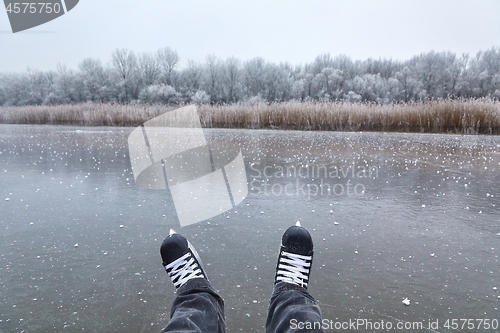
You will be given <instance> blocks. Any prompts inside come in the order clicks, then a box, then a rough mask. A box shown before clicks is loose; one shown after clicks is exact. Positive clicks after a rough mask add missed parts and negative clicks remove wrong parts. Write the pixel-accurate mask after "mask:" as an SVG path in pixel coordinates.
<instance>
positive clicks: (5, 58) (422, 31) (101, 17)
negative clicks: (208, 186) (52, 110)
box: [0, 0, 500, 72]
mask: <svg viewBox="0 0 500 333" xmlns="http://www.w3.org/2000/svg"><path fill="white" fill-rule="evenodd" d="M499 14H500V1H499V0H474V1H468V0H467V1H465V0H345V1H335V0H286V1H282V0H267V1H262V0H251V1H248V0H238V1H235V0H212V1H207V0H140V1H132V0H120V1H117V0H115V1H104V0H80V3H79V4H78V5H77V6H76V7H75V8H74V9H73V10H72V11H70V12H68V13H67V14H65V15H64V16H62V17H60V18H58V19H56V20H54V21H52V22H49V23H46V24H44V25H41V26H38V27H35V28H32V29H30V30H28V31H26V32H21V33H17V34H13V33H12V32H11V29H10V25H9V20H8V17H7V13H6V12H5V11H4V10H2V9H0V72H12V71H15V72H18V71H24V70H26V68H27V67H32V68H36V69H40V70H50V69H55V68H56V65H57V63H59V62H60V63H63V64H65V65H67V66H68V67H70V68H77V66H78V64H79V63H80V62H81V61H82V60H83V59H84V58H86V57H92V58H100V59H101V60H102V61H103V62H104V63H108V62H109V60H110V58H111V53H112V52H113V50H114V49H116V48H127V49H131V50H133V51H135V52H146V51H147V52H149V51H156V50H157V49H158V48H161V47H165V46H169V47H171V48H173V49H174V50H176V51H177V52H178V53H179V56H180V58H181V61H182V62H181V64H185V63H186V62H187V59H193V60H195V61H204V60H205V58H206V56H207V55H208V54H215V55H217V56H219V57H221V58H227V57H229V56H236V57H237V58H239V59H241V60H247V59H250V58H253V57H256V56H261V57H263V58H265V59H266V60H269V61H272V62H280V61H287V62H289V63H291V64H301V63H302V64H303V63H306V62H310V61H312V60H314V58H315V57H316V56H317V55H319V54H321V53H330V54H331V55H333V56H335V55H338V54H346V55H348V56H350V57H351V58H353V59H367V58H370V57H371V58H392V59H401V60H405V59H409V58H410V57H412V56H413V55H417V54H420V53H422V52H428V51H431V50H435V51H452V52H455V53H459V54H461V53H464V52H465V53H469V54H471V55H474V54H476V52H477V51H480V50H486V49H489V48H491V47H493V46H500V19H499Z"/></svg>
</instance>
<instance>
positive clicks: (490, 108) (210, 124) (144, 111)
mask: <svg viewBox="0 0 500 333" xmlns="http://www.w3.org/2000/svg"><path fill="white" fill-rule="evenodd" d="M178 107H180V106H179V105H177V106H165V105H141V104H137V105H122V104H97V103H85V104H76V105H57V106H20V107H5V106H4V107H0V123H3V124H51V125H78V126H132V127H135V126H139V125H141V124H142V123H144V122H145V121H147V120H149V119H151V118H154V117H156V116H158V115H160V114H163V113H165V112H168V111H170V110H173V109H176V108H178ZM198 112H199V114H200V119H201V122H202V125H203V127H205V128H251V129H266V128H271V129H293V130H307V131H314V130H320V131H391V132H420V133H462V134H500V102H498V101H496V100H492V99H488V98H484V99H455V100H439V101H429V102H425V103H409V104H390V105H378V104H370V103H349V102H295V101H292V102H284V103H265V102H263V103H252V104H248V103H236V104H230V105H201V106H199V107H198Z"/></svg>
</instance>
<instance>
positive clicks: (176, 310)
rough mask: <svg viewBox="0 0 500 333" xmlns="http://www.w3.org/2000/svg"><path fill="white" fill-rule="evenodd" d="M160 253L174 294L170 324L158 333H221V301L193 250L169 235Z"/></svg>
mask: <svg viewBox="0 0 500 333" xmlns="http://www.w3.org/2000/svg"><path fill="white" fill-rule="evenodd" d="M160 253H161V257H162V260H163V266H164V267H165V270H166V271H167V273H168V275H169V276H170V278H171V280H172V282H173V283H174V286H175V288H176V290H177V297H176V298H175V300H174V303H173V304H172V309H171V311H170V321H169V322H168V324H167V326H166V327H165V328H164V329H163V331H162V333H175V332H190V333H224V332H225V330H226V328H225V319H224V301H223V300H222V298H221V297H220V296H219V294H218V293H217V292H216V291H215V290H214V289H213V288H212V286H211V285H210V282H209V281H208V278H207V275H206V273H205V271H204V270H203V266H202V263H201V260H200V258H199V256H198V253H197V252H196V250H195V249H194V248H193V247H192V246H191V244H190V243H189V242H188V241H187V240H186V238H184V237H183V236H181V235H179V234H177V233H175V232H173V231H171V232H170V235H169V236H168V237H167V238H165V240H164V241H163V243H162V245H161V247H160Z"/></svg>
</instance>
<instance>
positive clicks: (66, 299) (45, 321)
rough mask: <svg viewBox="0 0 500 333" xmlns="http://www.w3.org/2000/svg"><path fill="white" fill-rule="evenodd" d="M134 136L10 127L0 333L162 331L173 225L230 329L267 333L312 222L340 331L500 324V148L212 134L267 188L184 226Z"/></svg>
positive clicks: (320, 283)
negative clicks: (140, 175) (350, 324)
mask: <svg viewBox="0 0 500 333" xmlns="http://www.w3.org/2000/svg"><path fill="white" fill-rule="evenodd" d="M131 130H132V128H78V127H63V126H58V127H55V126H17V125H0V185H1V186H0V227H1V230H2V233H1V235H0V237H1V238H0V332H2V333H3V332H5V333H6V332H81V331H87V332H121V333H124V332H131V333H132V332H159V331H160V330H161V329H162V328H163V327H164V326H165V325H166V323H167V321H168V316H169V311H170V304H171V302H172V300H173V299H174V296H175V294H174V292H173V291H174V288H173V285H172V284H171V282H170V281H169V279H168V276H167V274H166V273H165V271H164V270H163V267H162V266H161V259H160V256H159V246H160V243H161V241H162V240H163V238H164V237H165V236H166V235H168V231H169V229H170V228H175V229H176V230H177V231H178V232H179V233H182V234H183V235H185V236H186V237H187V238H188V239H189V240H190V241H191V242H192V243H193V245H194V246H195V247H196V248H197V249H198V252H199V253H200V255H201V256H202V259H203V261H204V263H205V269H206V271H207V274H208V276H209V278H210V280H211V282H212V284H213V285H214V287H215V288H216V289H218V290H219V291H220V293H221V295H222V297H223V298H224V300H225V302H226V319H227V331H228V332H239V331H241V332H263V331H264V329H263V327H264V324H265V319H266V315H267V306H268V299H269V296H270V294H271V291H272V284H273V279H274V270H275V264H276V258H277V252H278V248H279V244H280V237H281V235H282V233H283V231H284V230H285V229H286V228H287V227H288V226H290V225H292V224H294V223H295V221H297V220H300V221H301V223H302V225H303V226H304V227H306V228H307V229H308V230H309V231H310V233H311V235H312V237H313V239H314V242H315V257H314V263H313V271H312V274H311V282H310V288H309V289H310V291H311V293H312V294H313V296H315V297H316V299H317V300H318V302H319V304H320V306H321V308H322V311H323V317H324V318H326V319H329V320H334V321H349V320H350V319H358V318H362V319H367V320H371V321H373V322H375V321H381V320H384V321H392V322H394V323H396V322H397V321H402V322H414V321H423V322H425V323H427V322H428V321H429V320H431V321H433V320H434V321H435V320H439V321H440V323H441V324H442V323H444V322H445V321H446V320H447V319H453V318H473V319H488V318H489V319H498V314H499V310H498V308H499V306H500V298H499V296H500V291H499V290H495V289H494V288H495V287H496V288H499V289H500V278H499V276H500V260H499V255H500V214H499V210H500V137H497V136H458V135H418V134H386V133H329V132H294V131H289V132H283V131H251V130H204V132H205V135H206V137H207V139H208V141H209V142H210V143H211V144H212V145H213V146H217V144H219V143H223V142H232V143H235V144H237V145H238V146H240V147H241V150H242V152H243V156H244V160H245V166H246V171H247V178H248V182H249V184H250V188H249V189H250V191H249V195H248V197H247V198H246V199H245V200H244V201H243V202H242V203H241V204H240V205H239V206H237V207H236V209H233V210H230V211H229V212H227V213H224V214H222V215H219V216H217V217H214V218H212V219H210V220H209V221H205V222H202V223H198V224H194V225H191V226H187V227H183V228H182V229H181V228H180V227H179V225H178V222H177V221H175V220H173V219H171V218H170V216H172V215H171V212H172V209H173V205H172V202H171V200H170V199H169V198H168V197H167V196H166V193H165V192H164V191H159V190H148V189H143V188H139V187H138V186H137V185H136V184H135V183H134V178H133V175H132V171H131V167H130V160H129V156H128V148H127V137H128V134H129V133H130V132H131ZM282 169H284V170H285V172H284V173H283V172H281V170H282ZM294 170H296V171H297V173H295V174H294V173H293V171H294ZM325 170H326V171H325ZM353 170H354V171H353ZM363 170H364V171H363ZM286 171H288V173H287V172H286ZM327 185H328V186H327ZM328 189H330V190H329V191H328ZM406 297H408V299H409V300H410V302H411V304H410V305H409V306H405V305H404V304H403V303H402V300H403V299H404V298H406ZM408 331H411V330H408ZM423 331H433V330H423ZM436 331H439V332H448V331H451V330H447V329H443V328H442V327H440V329H439V330H434V331H433V332H436ZM498 331H499V330H498V329H496V330H490V331H489V332H498Z"/></svg>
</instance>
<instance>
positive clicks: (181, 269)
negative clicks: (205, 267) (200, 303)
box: [165, 252, 205, 289]
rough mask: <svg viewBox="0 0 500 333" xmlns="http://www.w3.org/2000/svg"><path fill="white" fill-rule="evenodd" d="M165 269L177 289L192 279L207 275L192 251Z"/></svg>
mask: <svg viewBox="0 0 500 333" xmlns="http://www.w3.org/2000/svg"><path fill="white" fill-rule="evenodd" d="M165 270H166V271H167V273H168V275H169V276H170V278H171V279H172V282H173V283H174V286H175V288H176V289H179V288H180V287H182V286H183V285H184V284H185V283H186V282H188V281H189V280H191V279H194V278H204V277H205V276H204V275H203V272H202V271H201V268H200V267H199V266H198V264H197V263H196V261H195V260H194V258H193V257H192V256H191V253H190V252H188V253H186V254H185V255H183V256H182V257H180V258H179V259H177V260H175V261H173V262H171V263H170V264H168V265H166V266H165Z"/></svg>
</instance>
